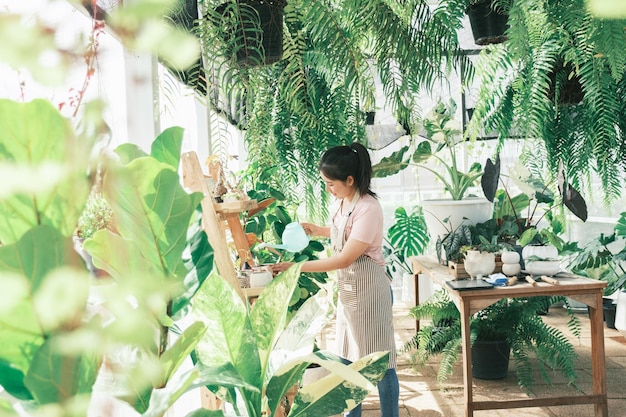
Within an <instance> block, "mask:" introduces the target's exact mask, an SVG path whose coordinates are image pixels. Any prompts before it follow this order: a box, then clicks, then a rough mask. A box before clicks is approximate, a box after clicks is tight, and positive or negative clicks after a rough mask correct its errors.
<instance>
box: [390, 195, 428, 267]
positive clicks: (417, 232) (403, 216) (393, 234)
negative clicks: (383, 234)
mask: <svg viewBox="0 0 626 417" xmlns="http://www.w3.org/2000/svg"><path fill="white" fill-rule="evenodd" d="M429 241H430V236H429V235H428V230H427V228H426V222H425V220H424V214H423V213H422V208H421V207H417V208H416V209H415V211H413V212H412V213H411V214H410V215H409V214H407V212H406V210H405V208H404V207H398V208H397V209H396V211H395V223H394V224H392V225H391V226H390V227H389V230H387V238H386V239H385V245H384V246H383V251H384V254H385V258H386V259H387V260H388V261H389V262H388V263H387V273H388V274H389V276H393V273H394V272H396V271H397V270H398V269H400V270H402V271H403V272H404V273H411V270H412V268H411V266H410V265H409V264H408V258H409V257H411V256H416V255H419V254H421V253H423V252H424V250H425V249H426V246H427V245H428V242H429Z"/></svg>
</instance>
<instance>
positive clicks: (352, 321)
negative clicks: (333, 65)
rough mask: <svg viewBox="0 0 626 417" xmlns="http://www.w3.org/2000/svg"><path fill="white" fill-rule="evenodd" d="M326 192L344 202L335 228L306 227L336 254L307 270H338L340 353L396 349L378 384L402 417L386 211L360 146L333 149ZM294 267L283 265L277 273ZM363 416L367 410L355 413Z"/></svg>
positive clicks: (324, 168)
mask: <svg viewBox="0 0 626 417" xmlns="http://www.w3.org/2000/svg"><path fill="white" fill-rule="evenodd" d="M319 171H320V175H321V177H322V179H323V180H324V183H325V184H326V190H327V191H328V192H329V193H330V194H332V195H333V196H334V197H335V198H337V199H338V200H340V201H339V207H338V209H337V211H336V212H335V213H334V214H333V215H332V220H331V225H330V227H323V226H317V225H315V224H311V223H303V224H302V226H303V228H304V230H305V231H306V233H307V234H309V235H312V236H323V237H330V240H331V244H332V249H333V254H332V256H330V257H328V258H325V259H318V260H314V261H307V262H304V263H303V264H302V272H328V271H333V270H337V272H338V278H339V302H338V307H337V343H338V348H339V354H340V355H342V356H343V357H344V358H346V359H348V360H349V361H355V360H356V359H358V358H361V357H363V356H365V355H368V354H370V353H373V352H377V351H385V350H388V351H390V356H389V369H387V372H386V373H385V375H384V377H383V378H382V380H381V381H380V382H379V383H378V392H379V396H380V408H381V412H382V417H398V413H399V411H398V397H399V385H398V376H397V374H396V370H395V367H396V348H395V341H394V331H393V318H392V311H391V303H392V300H391V288H390V285H389V284H390V282H389V278H388V276H387V274H386V273H385V261H384V257H383V253H382V240H383V213H382V208H381V206H380V203H379V202H378V200H377V198H376V194H375V193H374V192H373V191H372V190H371V189H370V182H371V178H372V163H371V160H370V156H369V153H368V151H367V149H366V148H365V147H364V146H363V145H361V144H359V143H352V144H351V145H350V146H337V147H334V148H331V149H329V150H327V151H326V152H325V153H324V155H323V156H322V159H321V161H320V163H319ZM291 265H292V263H290V262H282V263H279V264H277V265H275V266H274V268H273V269H274V271H284V270H285V269H287V268H288V267H289V266H291ZM346 415H347V416H350V417H360V416H361V406H360V405H359V406H357V407H356V408H355V409H354V410H352V411H351V412H350V413H348V414H346Z"/></svg>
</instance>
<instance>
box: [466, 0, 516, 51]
mask: <svg viewBox="0 0 626 417" xmlns="http://www.w3.org/2000/svg"><path fill="white" fill-rule="evenodd" d="M507 3H508V2H504V1H501V2H499V1H494V0H470V2H469V6H468V7H467V9H466V11H465V12H466V13H467V16H468V17H469V22H470V25H471V27H472V35H474V43H475V44H476V45H481V46H484V45H489V44H494V43H501V42H504V41H506V40H507V39H508V38H507V36H506V35H505V32H506V29H507V28H508V24H507V22H508V19H509V13H508V10H507V6H508V4H507Z"/></svg>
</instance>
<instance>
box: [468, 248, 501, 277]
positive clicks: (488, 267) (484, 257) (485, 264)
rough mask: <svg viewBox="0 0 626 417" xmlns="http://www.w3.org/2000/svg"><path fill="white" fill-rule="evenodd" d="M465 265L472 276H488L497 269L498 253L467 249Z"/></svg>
mask: <svg viewBox="0 0 626 417" xmlns="http://www.w3.org/2000/svg"><path fill="white" fill-rule="evenodd" d="M464 265H465V271H466V272H467V273H468V274H470V276H471V277H472V278H478V277H486V276H487V275H489V274H491V273H493V271H495V270H496V254H495V253H493V252H483V251H477V250H470V251H467V253H466V254H465V261H464Z"/></svg>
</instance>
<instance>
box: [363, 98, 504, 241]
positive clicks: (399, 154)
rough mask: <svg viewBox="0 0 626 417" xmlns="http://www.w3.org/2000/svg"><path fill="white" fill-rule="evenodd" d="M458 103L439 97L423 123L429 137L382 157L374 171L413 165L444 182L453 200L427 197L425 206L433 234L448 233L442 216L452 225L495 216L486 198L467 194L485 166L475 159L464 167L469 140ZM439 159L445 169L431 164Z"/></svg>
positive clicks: (376, 173) (379, 172)
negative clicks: (462, 152)
mask: <svg viewBox="0 0 626 417" xmlns="http://www.w3.org/2000/svg"><path fill="white" fill-rule="evenodd" d="M455 111H456V103H455V102H454V100H450V101H449V102H448V103H444V102H443V101H439V102H438V103H437V104H436V105H435V106H434V107H433V109H432V110H431V111H429V112H428V113H427V114H426V115H425V116H424V121H423V126H424V129H425V131H426V139H425V140H422V141H418V140H416V139H415V138H414V142H412V143H410V144H409V145H406V146H403V147H402V148H401V149H400V150H398V151H396V152H393V153H392V154H391V155H390V156H388V157H385V158H382V159H381V161H380V162H379V163H378V164H376V165H374V167H373V175H374V176H375V177H385V176H388V175H392V174H395V173H397V172H399V171H400V170H402V169H405V168H406V167H409V166H415V167H417V168H418V169H423V170H426V171H428V172H430V173H432V174H433V175H434V176H435V178H437V179H438V180H439V181H440V182H441V183H442V184H443V191H444V193H446V194H448V195H449V196H450V197H451V199H452V201H450V200H446V199H443V200H424V201H422V207H423V209H424V216H425V219H426V223H427V226H428V230H429V233H430V234H431V236H432V237H435V236H440V235H444V234H445V233H447V232H449V230H446V228H445V225H444V224H443V221H442V219H447V220H446V221H447V222H448V224H449V225H450V227H451V228H453V229H454V228H456V226H458V225H460V224H461V222H463V221H464V219H467V220H465V222H466V224H473V223H478V222H481V221H485V220H487V219H489V218H490V217H491V210H492V207H491V204H490V203H489V202H488V201H485V200H484V199H483V198H466V197H467V194H468V193H469V190H470V189H471V188H472V187H474V186H477V184H478V179H479V178H480V177H481V175H482V167H481V165H480V164H479V163H477V162H474V163H472V165H471V166H470V168H469V170H468V171H467V172H462V171H460V169H459V168H460V165H459V161H460V158H459V157H458V155H457V151H458V150H459V148H460V147H462V146H463V145H464V144H465V140H464V139H463V135H462V131H461V129H462V127H461V124H460V123H459V122H458V121H457V120H455V119H454V114H455ZM432 160H434V161H436V162H437V163H438V164H439V165H440V166H442V167H443V169H440V168H439V167H434V166H432V165H429V164H428V162H429V161H432Z"/></svg>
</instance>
